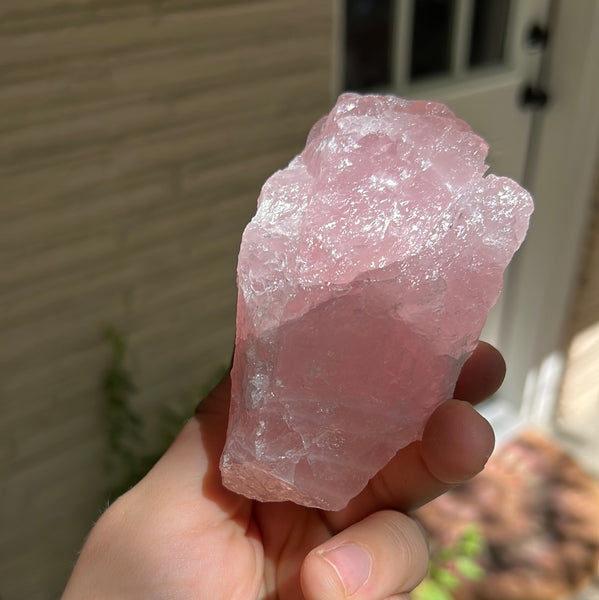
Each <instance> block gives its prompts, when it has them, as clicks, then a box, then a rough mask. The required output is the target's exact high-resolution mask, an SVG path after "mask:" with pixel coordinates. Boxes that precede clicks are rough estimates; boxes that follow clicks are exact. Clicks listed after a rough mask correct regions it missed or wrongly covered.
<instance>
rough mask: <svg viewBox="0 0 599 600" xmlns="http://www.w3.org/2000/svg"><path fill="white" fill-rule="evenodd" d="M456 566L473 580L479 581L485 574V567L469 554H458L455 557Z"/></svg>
mask: <svg viewBox="0 0 599 600" xmlns="http://www.w3.org/2000/svg"><path fill="white" fill-rule="evenodd" d="M455 568H456V569H457V571H458V573H460V574H461V575H463V576H464V577H465V578H466V579H470V580H472V581H478V580H479V579H481V578H482V576H483V575H484V574H485V571H484V569H483V568H482V567H481V566H480V565H479V564H478V563H476V562H475V561H473V560H472V559H471V558H468V557H467V556H458V557H457V558H456V559H455Z"/></svg>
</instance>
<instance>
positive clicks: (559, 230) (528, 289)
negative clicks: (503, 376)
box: [502, 0, 599, 425]
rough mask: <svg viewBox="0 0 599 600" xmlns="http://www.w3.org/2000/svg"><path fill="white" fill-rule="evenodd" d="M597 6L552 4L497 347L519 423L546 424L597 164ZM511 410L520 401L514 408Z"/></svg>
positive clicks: (587, 1)
mask: <svg viewBox="0 0 599 600" xmlns="http://www.w3.org/2000/svg"><path fill="white" fill-rule="evenodd" d="M598 65H599V0H580V1H577V2H571V1H568V0H554V4H553V7H552V16H551V24H550V41H549V46H548V48H547V59H546V64H545V66H544V69H543V73H542V77H541V79H542V81H541V85H542V86H543V87H544V88H545V89H546V90H547V91H548V92H549V94H550V103H549V105H548V106H547V108H545V109H544V110H543V111H541V112H539V114H538V115H537V116H536V117H535V119H536V122H535V124H534V127H533V139H532V142H531V149H530V152H531V156H532V158H533V160H531V161H530V168H529V169H528V173H527V176H526V185H527V187H528V188H529V189H530V191H531V193H532V194H533V197H534V198H535V205H536V210H535V214H533V217H532V220H531V228H530V231H529V234H528V237H527V240H526V242H525V243H524V246H523V248H522V249H521V251H520V252H519V255H518V256H517V260H516V264H515V267H516V268H515V269H514V272H513V277H512V281H510V282H509V283H510V291H511V293H510V298H509V304H510V306H509V313H510V314H509V321H510V329H509V331H506V332H505V337H504V340H503V343H502V348H503V350H504V354H505V356H506V360H507V362H508V368H509V370H510V375H509V377H508V379H507V381H506V384H505V386H504V388H503V396H504V398H506V399H508V402H509V401H513V400H514V399H519V398H521V397H522V395H523V396H524V398H523V399H524V402H523V403H522V410H521V411H519V417H520V419H519V420H520V421H524V422H533V423H535V424H541V425H547V424H550V423H551V421H552V418H553V414H554V408H555V404H556V401H557V394H558V392H559V385H560V381H561V375H562V373H561V371H562V369H563V362H564V361H563V341H564V340H563V335H564V330H565V327H566V324H567V319H568V317H569V314H570V308H571V302H572V299H573V294H574V293H575V291H576V287H577V281H578V277H579V273H580V266H581V265H580V259H581V251H582V248H583V244H584V241H585V234H586V230H587V217H588V215H589V211H590V207H591V202H592V199H593V191H594V190H593V185H594V184H595V175H596V172H597V167H598V164H599V163H598V158H599V66H598ZM518 404H520V403H519V402H518Z"/></svg>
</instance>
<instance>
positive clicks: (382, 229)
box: [221, 94, 533, 510]
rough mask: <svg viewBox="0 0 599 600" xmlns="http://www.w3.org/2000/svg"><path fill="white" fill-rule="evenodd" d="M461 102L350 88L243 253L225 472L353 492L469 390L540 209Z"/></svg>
mask: <svg viewBox="0 0 599 600" xmlns="http://www.w3.org/2000/svg"><path fill="white" fill-rule="evenodd" d="M487 149H488V147H487V144H486V143H485V142H484V140H482V139H481V138H480V137H478V136H477V135H476V134H475V133H473V131H472V129H471V128H470V127H469V126H468V125H467V124H466V123H465V122H464V121H461V120H459V119H457V118H456V117H455V115H454V114H453V113H452V112H451V111H450V110H449V109H448V108H447V107H446V106H444V105H441V104H436V103H432V102H425V101H407V100H402V99H400V98H396V97H393V96H359V95H357V94H343V95H342V96H341V97H340V98H339V100H338V101H337V104H336V106H335V107H334V108H333V110H332V111H331V113H330V114H329V115H327V116H326V117H324V118H323V119H321V120H320V121H318V122H317V123H316V124H315V125H314V127H313V128H312V131H311V132H310V135H309V136H308V141H307V144H306V147H305V148H304V150H303V152H302V153H301V154H300V155H299V156H297V157H296V158H294V159H293V160H292V161H291V163H290V164H289V166H288V167H287V168H286V169H284V170H282V171H278V172H277V173H275V174H274V175H273V176H272V177H271V178H270V179H269V180H268V181H267V182H266V183H265V184H264V187H263V189H262V192H261V194H260V198H259V200H258V211H257V213H256V215H255V216H254V218H253V219H252V221H251V222H250V224H249V225H248V226H247V228H246V230H245V232H244V234H243V239H242V243H241V250H240V253H239V263H238V287H239V297H238V309H237V338H236V351H235V360H234V364H233V371H232V375H231V378H232V399H231V412H230V416H229V429H228V433H227V442H226V446H225V449H224V452H223V455H222V458H221V471H222V476H223V481H224V484H225V485H226V486H227V487H228V488H230V489H231V490H234V491H236V492H238V493H240V494H244V495H245V496H248V497H250V498H255V499H258V500H262V501H279V500H291V501H293V502H296V503H298V504H304V505H307V506H314V507H318V508H323V509H328V510H338V509H341V508H343V507H344V506H345V505H346V504H347V503H348V501H349V500H350V499H351V498H353V497H354V496H355V495H356V494H358V493H359V492H360V491H361V490H362V489H363V488H364V486H365V485H366V484H367V482H368V480H369V479H370V478H371V477H372V476H373V475H375V474H376V473H377V471H379V470H380V469H381V468H382V467H383V466H384V465H385V464H386V463H387V462H388V461H389V460H390V459H391V458H392V457H393V456H394V454H395V453H396V452H397V451H398V450H399V449H400V448H402V447H404V446H406V445H407V444H409V443H410V442H412V441H414V440H416V439H418V438H419V437H420V435H421V433H422V429H423V427H424V424H425V422H426V420H427V418H428V417H429V415H430V414H431V413H432V412H433V410H434V409H435V408H436V407H437V406H438V405H439V403H441V402H442V401H443V400H445V399H447V398H449V397H450V396H451V394H452V392H453V388H454V386H455V382H456V379H457V376H458V374H459V371H460V369H461V367H462V365H463V364H464V362H465V360H466V359H467V358H468V356H469V355H470V354H471V352H472V351H473V350H474V347H475V345H476V342H477V340H478V336H479V334H480V331H481V329H482V327H483V325H484V322H485V319H486V317H487V313H488V311H489V310H490V308H491V307H492V305H493V304H494V303H495V301H496V299H497V296H498V295H499V292H500V290H501V284H502V275H503V271H504V269H505V267H506V266H507V264H508V262H509V261H510V259H511V257H512V255H513V254H514V252H515V251H516V250H517V248H518V247H519V246H520V244H521V242H522V240H523V239H524V236H525V233H526V229H527V227H528V220H529V216H530V214H531V212H532V210H533V205H532V199H531V197H530V195H529V194H528V193H527V192H526V191H525V190H524V189H523V188H521V187H520V186H519V185H518V184H517V183H515V182H514V181H512V180H510V179H507V178H504V177H496V176H494V175H488V176H486V177H483V174H484V172H485V171H486V169H487V166H486V165H485V158H486V155H487Z"/></svg>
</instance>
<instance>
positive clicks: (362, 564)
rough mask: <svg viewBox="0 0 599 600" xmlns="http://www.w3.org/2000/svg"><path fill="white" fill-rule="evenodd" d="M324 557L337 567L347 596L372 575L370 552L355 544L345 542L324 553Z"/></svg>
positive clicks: (353, 592) (336, 569) (334, 567)
mask: <svg viewBox="0 0 599 600" xmlns="http://www.w3.org/2000/svg"><path fill="white" fill-rule="evenodd" d="M322 557H323V558H324V559H325V560H326V561H327V562H328V563H329V564H330V565H331V566H332V567H333V569H335V571H336V572H337V575H339V579H341V582H342V583H343V587H344V588H345V593H346V595H347V596H351V595H352V594H355V593H356V592H357V591H358V590H359V589H360V588H361V587H362V586H363V585H364V584H365V583H366V582H367V581H368V578H369V577H370V571H371V569H372V560H371V558H370V554H368V552H366V550H364V549H363V548H361V547H360V546H356V545H355V544H343V545H341V546H337V547H336V548H333V549H332V550H327V551H325V552H323V553H322Z"/></svg>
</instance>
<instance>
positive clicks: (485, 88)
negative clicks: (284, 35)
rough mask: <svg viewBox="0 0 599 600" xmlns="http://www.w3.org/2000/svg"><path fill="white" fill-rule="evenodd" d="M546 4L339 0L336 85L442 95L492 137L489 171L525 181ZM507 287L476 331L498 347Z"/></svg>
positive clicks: (539, 99)
mask: <svg viewBox="0 0 599 600" xmlns="http://www.w3.org/2000/svg"><path fill="white" fill-rule="evenodd" d="M549 4H550V0H341V4H340V6H339V8H340V10H339V23H340V25H341V27H339V33H340V35H339V36H338V38H339V39H338V42H339V44H338V46H337V47H338V48H340V51H339V56H338V58H339V60H338V61H337V67H338V68H337V86H336V87H337V91H342V90H353V91H359V92H364V93H365V92H377V93H387V92H391V93H395V94H397V95H400V96H403V97H407V98H425V99H427V100H437V101H440V102H444V103H445V104H447V105H449V106H450V108H451V109H452V110H453V111H454V112H455V113H456V114H457V115H458V116H459V117H460V118H462V119H464V120H465V121H467V122H468V123H469V124H470V125H471V126H472V127H473V129H474V130H475V131H477V132H478V133H479V134H480V135H482V137H484V138H485V139H486V140H487V142H489V145H490V152H489V157H488V163H489V166H490V172H494V173H497V174H498V175H507V176H509V177H512V178H514V179H516V180H518V181H520V182H523V181H524V179H525V172H526V167H527V159H528V148H529V138H530V135H531V127H532V122H533V118H534V108H535V106H536V107H538V106H540V105H542V104H543V100H544V98H543V94H542V92H540V91H539V90H537V89H536V88H535V82H536V81H537V79H538V75H539V69H540V63H541V57H542V54H543V48H544V46H545V43H546V41H547V36H546V33H545V32H546V23H547V20H548V17H549ZM527 87H528V93H527V92H526V90H527ZM525 96H526V100H525ZM506 281H507V277H506ZM507 293H508V290H506V289H505V288H504V293H502V295H501V297H500V299H499V301H498V303H497V305H496V306H495V308H494V309H493V311H492V313H491V315H489V319H488V321H487V325H486V327H485V330H484V332H483V335H482V337H483V339H486V340H488V341H490V342H491V343H493V344H495V345H496V346H498V347H500V348H501V346H502V343H501V342H502V340H501V335H500V333H501V331H502V327H501V318H502V314H503V313H504V309H505V307H506V297H507Z"/></svg>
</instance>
